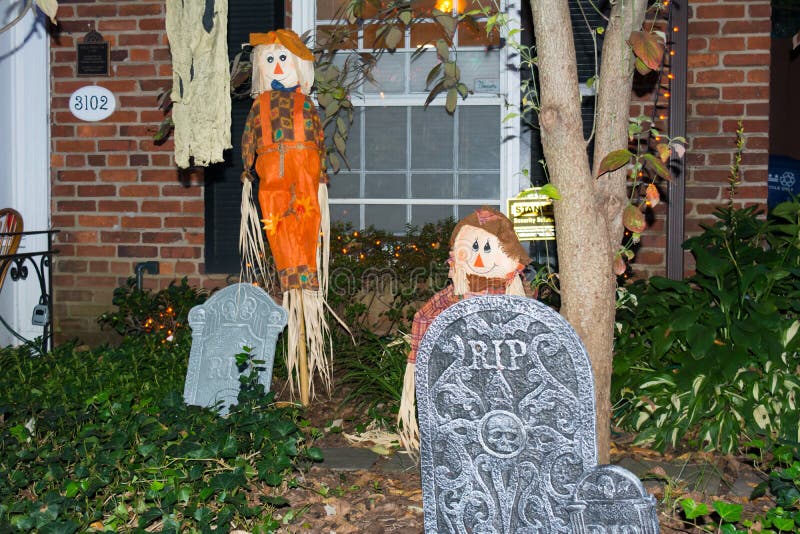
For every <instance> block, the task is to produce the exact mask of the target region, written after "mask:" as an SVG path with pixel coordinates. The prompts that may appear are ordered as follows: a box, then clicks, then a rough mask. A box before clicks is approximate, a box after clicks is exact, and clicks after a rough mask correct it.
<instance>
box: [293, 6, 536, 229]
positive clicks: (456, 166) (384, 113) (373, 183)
mask: <svg viewBox="0 0 800 534" xmlns="http://www.w3.org/2000/svg"><path fill="white" fill-rule="evenodd" d="M465 3H467V4H468V3H470V2H463V1H462V2H449V4H451V5H452V4H462V5H461V6H460V7H461V8H462V9H465V8H467V7H468V6H464V5H463V4H465ZM473 3H475V4H476V6H477V2H473ZM294 4H295V7H294V12H293V17H294V20H295V22H296V24H295V27H294V29H295V30H296V31H297V32H298V33H302V32H303V31H306V30H308V29H309V28H307V27H305V28H304V27H302V26H301V25H300V23H299V21H314V22H313V23H314V24H315V26H316V29H317V30H318V32H319V33H320V34H322V32H324V28H325V27H326V26H330V25H332V24H334V20H333V17H334V16H335V13H336V10H337V8H338V5H339V4H340V2H337V1H336V0H317V3H316V4H317V5H316V8H317V9H316V10H315V9H314V7H315V6H314V5H313V4H312V3H311V2H295V3H294ZM437 4H439V5H437ZM440 4H442V2H435V1H428V0H419V1H417V2H414V3H413V6H414V8H415V9H418V10H420V11H419V13H423V12H425V11H423V10H427V11H428V12H429V10H430V8H432V7H434V6H435V5H437V7H439V8H441V7H442V5H440ZM470 7H471V6H470ZM438 31H440V30H439V26H438V25H437V24H435V23H434V22H433V21H431V22H430V23H425V22H421V23H415V24H414V25H412V27H411V28H410V29H409V30H407V31H406V32H405V35H404V37H403V39H404V40H403V41H402V44H401V45H400V46H398V48H397V50H396V51H395V52H393V53H386V54H384V55H383V56H382V58H381V60H380V62H379V63H378V65H377V66H376V68H375V70H374V71H373V75H374V78H375V84H372V83H369V82H367V83H365V84H364V85H363V86H362V87H361V91H360V94H359V95H357V96H356V97H354V98H353V102H354V103H355V104H356V105H357V106H358V109H357V112H356V116H355V120H354V122H353V124H352V126H351V129H350V137H349V139H348V144H347V155H348V162H349V164H350V168H349V169H347V168H343V169H342V170H341V171H340V172H339V173H338V174H337V175H335V176H333V177H332V178H331V186H330V191H329V193H330V209H331V217H332V219H333V220H334V221H337V220H338V221H344V222H350V223H352V224H353V226H354V227H356V228H364V227H368V226H374V227H376V228H380V229H384V230H388V231H392V232H395V233H402V232H404V231H405V227H406V225H408V224H411V225H415V226H420V225H422V224H425V223H427V222H433V221H437V220H440V219H443V218H446V217H449V216H452V217H455V218H457V219H458V218H461V217H463V216H464V215H466V214H467V213H469V212H470V211H472V210H474V209H475V208H477V207H480V206H481V205H484V204H488V205H493V206H498V207H499V206H503V205H504V204H505V202H504V201H505V198H507V197H508V196H511V195H514V194H516V192H517V191H518V190H519V188H520V184H519V181H520V180H519V178H520V175H519V168H520V165H519V142H518V139H519V135H518V128H519V126H518V124H517V123H516V122H514V121H513V120H512V121H503V117H504V116H505V115H507V114H508V111H509V109H514V108H515V106H516V102H515V100H517V101H518V97H517V98H516V99H515V98H514V96H513V95H518V94H519V85H518V84H519V82H518V79H517V77H516V74H515V73H514V72H513V69H508V68H506V65H507V64H508V62H509V61H511V59H512V58H509V57H508V53H507V50H506V49H505V48H502V47H499V46H498V45H499V42H500V39H499V37H494V38H492V39H491V40H490V38H488V37H487V36H486V31H485V26H483V27H481V26H479V27H478V28H474V29H473V28H467V27H465V26H464V25H460V26H459V29H458V31H457V34H456V36H455V44H456V47H457V54H458V56H457V57H458V66H459V68H460V69H461V80H462V81H463V82H464V83H465V84H466V85H467V86H468V88H469V89H470V91H472V94H470V95H469V97H468V98H467V99H466V100H460V101H459V103H458V107H457V110H456V112H455V114H454V115H453V116H450V115H448V114H447V112H446V111H445V109H444V101H445V97H444V95H440V96H438V97H437V98H436V99H435V100H434V101H433V102H431V104H430V105H429V106H428V107H427V108H426V107H424V103H425V100H426V98H427V96H428V87H426V78H427V76H428V72H429V71H430V70H431V68H432V67H433V66H434V65H436V63H437V61H438V59H437V56H436V53H435V51H434V50H433V48H432V46H431V50H427V51H424V52H422V53H421V54H414V52H415V51H416V50H417V48H418V47H419V46H420V45H426V44H427V43H430V42H433V41H435V40H436V39H437V38H438V37H439V35H438V34H437V32H438ZM376 33H377V32H376V28H375V27H370V26H369V25H365V26H364V27H363V28H362V29H361V31H359V33H358V49H357V50H353V51H342V52H340V54H341V55H342V59H341V60H342V62H344V55H345V54H348V53H353V52H359V51H371V50H372V48H373V44H374V42H375V39H376ZM507 106H510V107H507ZM504 139H505V141H504ZM522 185H527V184H522Z"/></svg>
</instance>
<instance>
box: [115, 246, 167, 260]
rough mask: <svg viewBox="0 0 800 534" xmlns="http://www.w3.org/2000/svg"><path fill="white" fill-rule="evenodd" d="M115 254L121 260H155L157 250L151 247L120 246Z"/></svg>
mask: <svg viewBox="0 0 800 534" xmlns="http://www.w3.org/2000/svg"><path fill="white" fill-rule="evenodd" d="M117 254H119V256H120V257H122V258H156V257H158V248H157V247H154V246H151V245H148V246H144V245H120V246H119V247H118V248H117Z"/></svg>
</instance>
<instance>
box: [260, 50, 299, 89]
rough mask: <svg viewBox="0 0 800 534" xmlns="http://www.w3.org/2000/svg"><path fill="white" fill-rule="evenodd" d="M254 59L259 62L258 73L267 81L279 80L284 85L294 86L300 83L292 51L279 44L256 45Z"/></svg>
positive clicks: (287, 86)
mask: <svg viewBox="0 0 800 534" xmlns="http://www.w3.org/2000/svg"><path fill="white" fill-rule="evenodd" d="M255 60H256V61H257V62H258V63H259V66H260V73H261V76H262V77H263V78H264V80H265V81H266V82H267V84H266V86H267V87H269V84H271V83H272V80H276V81H278V82H280V83H281V84H282V85H283V86H284V87H286V88H289V87H294V86H296V85H298V84H299V83H300V80H299V75H298V73H297V61H296V59H295V57H294V56H293V55H292V53H291V52H290V51H289V50H288V49H286V48H284V47H283V46H280V45H262V46H259V47H257V56H256V58H255Z"/></svg>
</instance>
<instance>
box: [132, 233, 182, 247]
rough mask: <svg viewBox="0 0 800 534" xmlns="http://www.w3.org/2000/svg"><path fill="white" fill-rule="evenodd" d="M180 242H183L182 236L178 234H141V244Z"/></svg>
mask: <svg viewBox="0 0 800 534" xmlns="http://www.w3.org/2000/svg"><path fill="white" fill-rule="evenodd" d="M181 240H183V234H181V233H180V232H142V243H150V244H163V243H177V242H179V241H181Z"/></svg>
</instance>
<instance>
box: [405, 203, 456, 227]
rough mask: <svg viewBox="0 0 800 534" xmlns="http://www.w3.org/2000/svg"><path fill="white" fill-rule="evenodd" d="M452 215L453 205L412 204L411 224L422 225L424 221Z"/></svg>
mask: <svg viewBox="0 0 800 534" xmlns="http://www.w3.org/2000/svg"><path fill="white" fill-rule="evenodd" d="M452 216H453V206H445V205H441V206H412V207H411V224H412V225H413V226H419V227H422V226H423V225H424V224H426V223H433V222H437V221H441V220H442V219H446V218H448V217H452Z"/></svg>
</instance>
